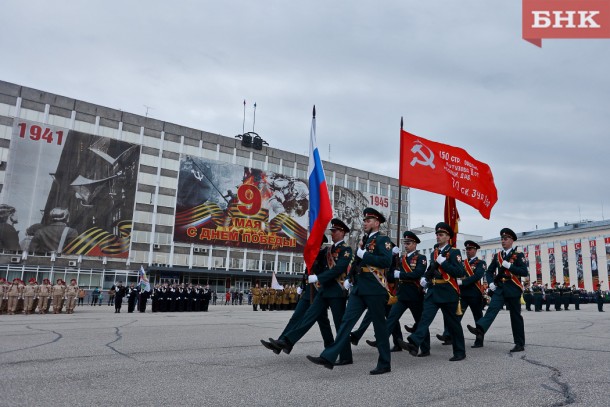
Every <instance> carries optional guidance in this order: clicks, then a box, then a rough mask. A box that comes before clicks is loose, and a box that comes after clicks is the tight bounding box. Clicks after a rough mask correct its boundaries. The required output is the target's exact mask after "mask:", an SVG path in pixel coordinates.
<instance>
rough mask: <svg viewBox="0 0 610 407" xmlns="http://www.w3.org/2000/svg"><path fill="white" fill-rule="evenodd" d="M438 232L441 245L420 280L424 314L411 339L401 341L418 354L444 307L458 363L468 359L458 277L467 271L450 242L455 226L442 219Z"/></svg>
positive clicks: (439, 244) (436, 247)
mask: <svg viewBox="0 0 610 407" xmlns="http://www.w3.org/2000/svg"><path fill="white" fill-rule="evenodd" d="M435 231H436V243H437V244H436V246H435V248H434V252H432V254H431V255H430V265H429V266H428V270H426V273H425V277H423V278H422V279H421V280H420V284H421V285H422V287H424V288H427V290H426V294H425V296H424V309H423V312H422V317H421V320H420V322H419V324H418V325H419V326H418V327H417V329H416V330H415V332H414V333H412V334H411V335H409V337H407V341H408V342H405V341H399V343H400V346H401V347H402V348H403V349H405V350H408V351H409V353H410V354H411V356H417V353H418V349H419V348H420V347H421V346H422V344H423V342H424V340H425V337H426V334H427V332H428V328H429V327H430V324H431V323H432V321H433V320H434V317H435V316H436V314H437V313H438V310H439V309H440V310H441V312H442V313H443V319H444V321H445V324H446V326H447V328H448V330H449V335H450V336H451V340H452V345H453V357H451V359H449V360H450V361H452V362H455V361H459V360H463V359H465V358H466V346H465V344H464V331H463V330H462V325H461V324H460V319H459V316H458V315H457V311H458V304H459V299H460V289H459V284H458V280H457V279H458V278H461V277H464V275H465V273H466V272H465V270H464V264H463V263H462V256H461V254H460V251H459V250H458V249H454V248H453V247H451V245H450V244H449V241H450V239H451V238H453V236H454V232H453V229H451V227H450V226H449V225H448V224H447V223H445V222H439V223H438V224H437V225H436V227H435Z"/></svg>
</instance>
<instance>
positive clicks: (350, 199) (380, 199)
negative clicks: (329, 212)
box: [333, 186, 406, 247]
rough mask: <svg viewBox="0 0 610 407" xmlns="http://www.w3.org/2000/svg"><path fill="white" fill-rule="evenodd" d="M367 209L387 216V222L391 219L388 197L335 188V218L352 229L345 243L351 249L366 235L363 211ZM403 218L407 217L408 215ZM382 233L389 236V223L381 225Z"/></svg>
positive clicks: (339, 187)
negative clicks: (373, 209) (369, 208)
mask: <svg viewBox="0 0 610 407" xmlns="http://www.w3.org/2000/svg"><path fill="white" fill-rule="evenodd" d="M367 207H371V208H375V209H376V210H377V211H379V213H381V214H383V216H385V218H386V220H388V219H389V218H390V213H391V212H390V204H389V198H388V197H385V196H381V195H375V194H365V193H363V192H361V191H354V190H350V189H347V188H345V187H341V186H335V187H334V199H333V217H335V218H339V219H341V220H342V221H343V222H345V224H346V225H347V226H348V227H349V228H350V233H349V235H346V236H345V241H346V243H347V244H348V245H349V246H351V247H355V246H356V244H357V243H358V242H359V240H360V238H361V237H362V235H363V234H364V232H363V230H362V221H363V216H362V211H363V210H364V208H367ZM403 216H405V217H406V215H403ZM380 231H381V233H383V234H385V235H389V233H388V222H385V223H383V224H381V227H380Z"/></svg>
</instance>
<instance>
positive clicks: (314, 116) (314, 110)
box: [313, 105, 316, 119]
mask: <svg viewBox="0 0 610 407" xmlns="http://www.w3.org/2000/svg"><path fill="white" fill-rule="evenodd" d="M313 118H314V119H315V118H316V105H313Z"/></svg>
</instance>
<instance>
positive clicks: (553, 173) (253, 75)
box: [0, 0, 610, 238]
mask: <svg viewBox="0 0 610 407" xmlns="http://www.w3.org/2000/svg"><path fill="white" fill-rule="evenodd" d="M0 22H1V24H2V31H3V35H2V36H0V52H1V54H2V59H1V62H0V79H1V80H4V81H8V82H13V83H17V84H20V85H25V86H29V87H33V88H37V89H41V90H45V91H48V92H52V93H57V94H61V95H65V96H68V97H72V98H76V99H80V100H85V101H88V102H92V103H95V104H99V105H103V106H109V107H113V108H120V109H122V110H124V111H129V112H133V113H137V114H144V113H145V107H144V106H145V105H146V106H150V109H149V116H151V117H154V118H156V119H160V120H164V121H169V122H173V123H177V124H181V125H185V126H189V127H194V128H197V129H201V130H206V131H210V132H213V133H219V134H222V135H226V136H229V137H233V136H234V135H236V134H238V133H241V132H242V117H243V100H244V99H245V100H246V101H247V108H246V130H251V129H252V105H253V103H254V102H256V103H257V111H256V127H255V131H256V132H257V133H259V134H260V135H261V136H262V137H263V138H264V139H265V140H267V141H268V142H269V144H270V145H271V146H272V147H276V148H280V149H283V150H288V151H293V152H297V153H301V154H308V142H309V127H310V123H311V107H312V105H313V104H315V105H316V108H317V112H318V115H317V139H318V146H319V148H320V150H321V155H322V158H323V159H325V160H327V159H328V158H329V149H330V160H331V161H333V162H337V163H340V164H345V165H349V166H353V167H356V168H362V169H365V170H368V171H371V172H375V173H380V174H384V175H388V176H392V177H398V160H399V154H398V146H399V126H400V117H401V116H404V118H405V130H407V131H410V132H412V133H415V134H417V135H419V136H421V137H424V138H427V139H431V140H434V141H437V142H441V143H447V144H452V145H455V146H459V147H461V148H464V149H465V150H467V151H468V152H469V153H470V154H471V155H472V156H473V157H475V158H476V159H478V160H480V161H483V162H486V163H487V164H489V165H490V167H491V169H492V172H493V174H494V178H495V181H496V187H497V189H498V202H497V204H496V206H495V207H494V208H493V210H492V213H491V219H490V220H485V219H483V218H482V217H481V215H479V213H478V212H477V211H476V210H475V209H472V208H470V207H468V206H466V205H465V204H462V203H458V209H459V211H460V214H461V219H462V222H461V223H460V230H461V231H462V232H464V233H468V234H475V235H482V236H483V237H484V238H491V237H495V236H496V235H497V234H498V231H499V230H500V229H501V228H502V227H504V226H509V227H511V228H513V229H514V230H515V231H516V232H522V231H527V230H533V229H535V228H536V227H538V228H539V229H540V228H548V227H552V226H553V222H559V223H560V224H563V222H574V221H578V220H580V219H592V220H601V219H602V218H608V217H610V188H609V187H610V185H609V182H608V176H607V173H608V167H609V163H608V160H607V157H608V153H609V151H608V150H609V149H610V130H609V129H610V109H609V108H610V80H609V75H608V73H609V72H610V40H543V45H542V49H540V48H537V47H535V46H534V45H532V44H530V43H528V42H526V41H524V40H522V39H521V1H515V0H513V1H489V0H487V1H484V0H476V1H475V0H462V1H459V2H457V1H426V2H422V1H414V0H400V1H383V2H373V1H361V0H351V1H318V0H309V1H304V2H292V1H279V0H278V1H263V0H259V1H252V0H249V1H230V0H227V1H179V0H176V1H171V2H170V1H166V0H163V1H157V0H154V1H151V0H148V1H145V2H144V1H125V0H121V1H115V0H112V1H110V0H103V1H98V0H88V1H59V0H54V1H48V0H40V1H31V0H3V1H2V15H1V16H0ZM329 146H330V148H329ZM411 197H412V201H411V226H412V227H415V226H420V225H421V224H425V225H426V226H434V224H436V222H438V221H439V220H442V213H443V202H444V200H443V197H442V196H440V195H436V194H432V193H429V192H424V191H415V190H413V191H412V192H411Z"/></svg>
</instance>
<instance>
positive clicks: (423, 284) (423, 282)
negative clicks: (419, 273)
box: [419, 277, 428, 288]
mask: <svg viewBox="0 0 610 407" xmlns="http://www.w3.org/2000/svg"><path fill="white" fill-rule="evenodd" d="M419 285H421V286H422V287H423V288H426V286H427V285H428V281H427V280H426V277H422V278H421V279H420V280H419Z"/></svg>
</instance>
